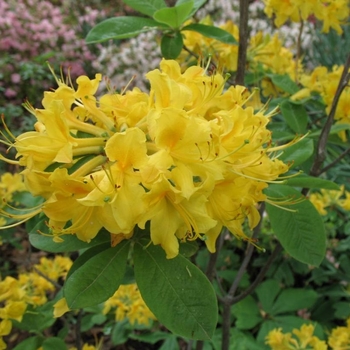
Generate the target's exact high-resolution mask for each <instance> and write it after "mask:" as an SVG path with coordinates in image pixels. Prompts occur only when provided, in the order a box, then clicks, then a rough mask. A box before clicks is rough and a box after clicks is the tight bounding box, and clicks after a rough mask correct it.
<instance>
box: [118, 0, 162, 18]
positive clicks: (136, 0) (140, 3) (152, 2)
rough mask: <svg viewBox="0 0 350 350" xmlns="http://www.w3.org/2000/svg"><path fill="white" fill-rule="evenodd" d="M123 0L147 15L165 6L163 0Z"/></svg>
mask: <svg viewBox="0 0 350 350" xmlns="http://www.w3.org/2000/svg"><path fill="white" fill-rule="evenodd" d="M123 2H124V3H125V4H126V5H128V6H130V7H131V8H133V9H134V10H136V11H138V12H140V13H142V14H144V15H147V16H149V17H152V16H153V14H154V13H155V12H156V11H158V10H160V9H162V8H163V7H166V3H165V2H164V1H163V0H123Z"/></svg>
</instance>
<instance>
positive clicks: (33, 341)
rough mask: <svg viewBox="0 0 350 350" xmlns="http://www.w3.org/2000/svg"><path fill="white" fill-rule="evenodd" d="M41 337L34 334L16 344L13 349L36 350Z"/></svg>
mask: <svg viewBox="0 0 350 350" xmlns="http://www.w3.org/2000/svg"><path fill="white" fill-rule="evenodd" d="M42 341H43V338H42V337H39V336H36V337H30V338H27V339H25V340H23V341H21V343H20V344H18V345H17V346H16V347H14V348H13V350H37V349H38V348H40V346H41V344H42Z"/></svg>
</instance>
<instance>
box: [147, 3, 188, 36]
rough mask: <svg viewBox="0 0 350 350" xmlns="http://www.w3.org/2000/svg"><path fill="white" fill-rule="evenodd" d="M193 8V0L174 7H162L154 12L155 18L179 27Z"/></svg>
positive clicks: (160, 21)
mask: <svg viewBox="0 0 350 350" xmlns="http://www.w3.org/2000/svg"><path fill="white" fill-rule="evenodd" d="M192 9H193V0H190V1H186V2H183V3H182V4H180V5H176V6H174V7H166V8H162V9H160V10H158V11H156V12H155V13H154V14H153V18H154V19H155V20H156V21H157V22H159V23H164V24H166V25H168V26H169V27H171V28H173V29H177V28H179V27H180V26H181V25H182V23H183V22H185V21H186V19H188V18H189V16H190V14H191V12H192Z"/></svg>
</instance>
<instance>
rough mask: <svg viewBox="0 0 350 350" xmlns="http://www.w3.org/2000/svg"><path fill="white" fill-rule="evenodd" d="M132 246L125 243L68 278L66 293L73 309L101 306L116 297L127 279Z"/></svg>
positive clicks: (90, 260)
mask: <svg viewBox="0 0 350 350" xmlns="http://www.w3.org/2000/svg"><path fill="white" fill-rule="evenodd" d="M129 245H130V240H125V241H122V242H120V243H119V244H118V245H117V246H116V247H112V248H109V249H105V250H102V251H101V252H98V253H97V254H96V255H94V256H93V257H91V258H90V259H89V260H87V261H86V262H85V263H84V264H82V265H81V266H79V267H78V268H77V269H76V270H75V271H74V272H73V273H72V274H71V275H70V276H69V277H68V279H67V280H66V282H65V284H64V289H63V293H64V296H65V298H66V300H67V304H68V306H69V308H70V309H79V308H84V307H88V306H93V305H97V304H99V303H102V302H104V301H106V300H107V299H108V298H110V297H111V296H112V295H113V294H114V292H115V291H116V290H117V289H118V287H119V285H120V283H121V281H122V279H123V276H124V272H125V267H126V263H127V258H128V251H129ZM73 266H74V264H73Z"/></svg>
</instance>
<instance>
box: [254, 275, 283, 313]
mask: <svg viewBox="0 0 350 350" xmlns="http://www.w3.org/2000/svg"><path fill="white" fill-rule="evenodd" d="M280 291H281V285H280V283H279V282H278V281H277V280H272V279H271V280H266V281H264V282H263V283H261V284H260V286H258V287H257V288H256V294H257V295H258V298H259V303H260V304H261V306H262V308H263V310H264V311H265V312H267V313H268V314H271V313H272V307H273V304H274V302H275V300H276V298H277V295H278V293H279V292H280Z"/></svg>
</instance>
